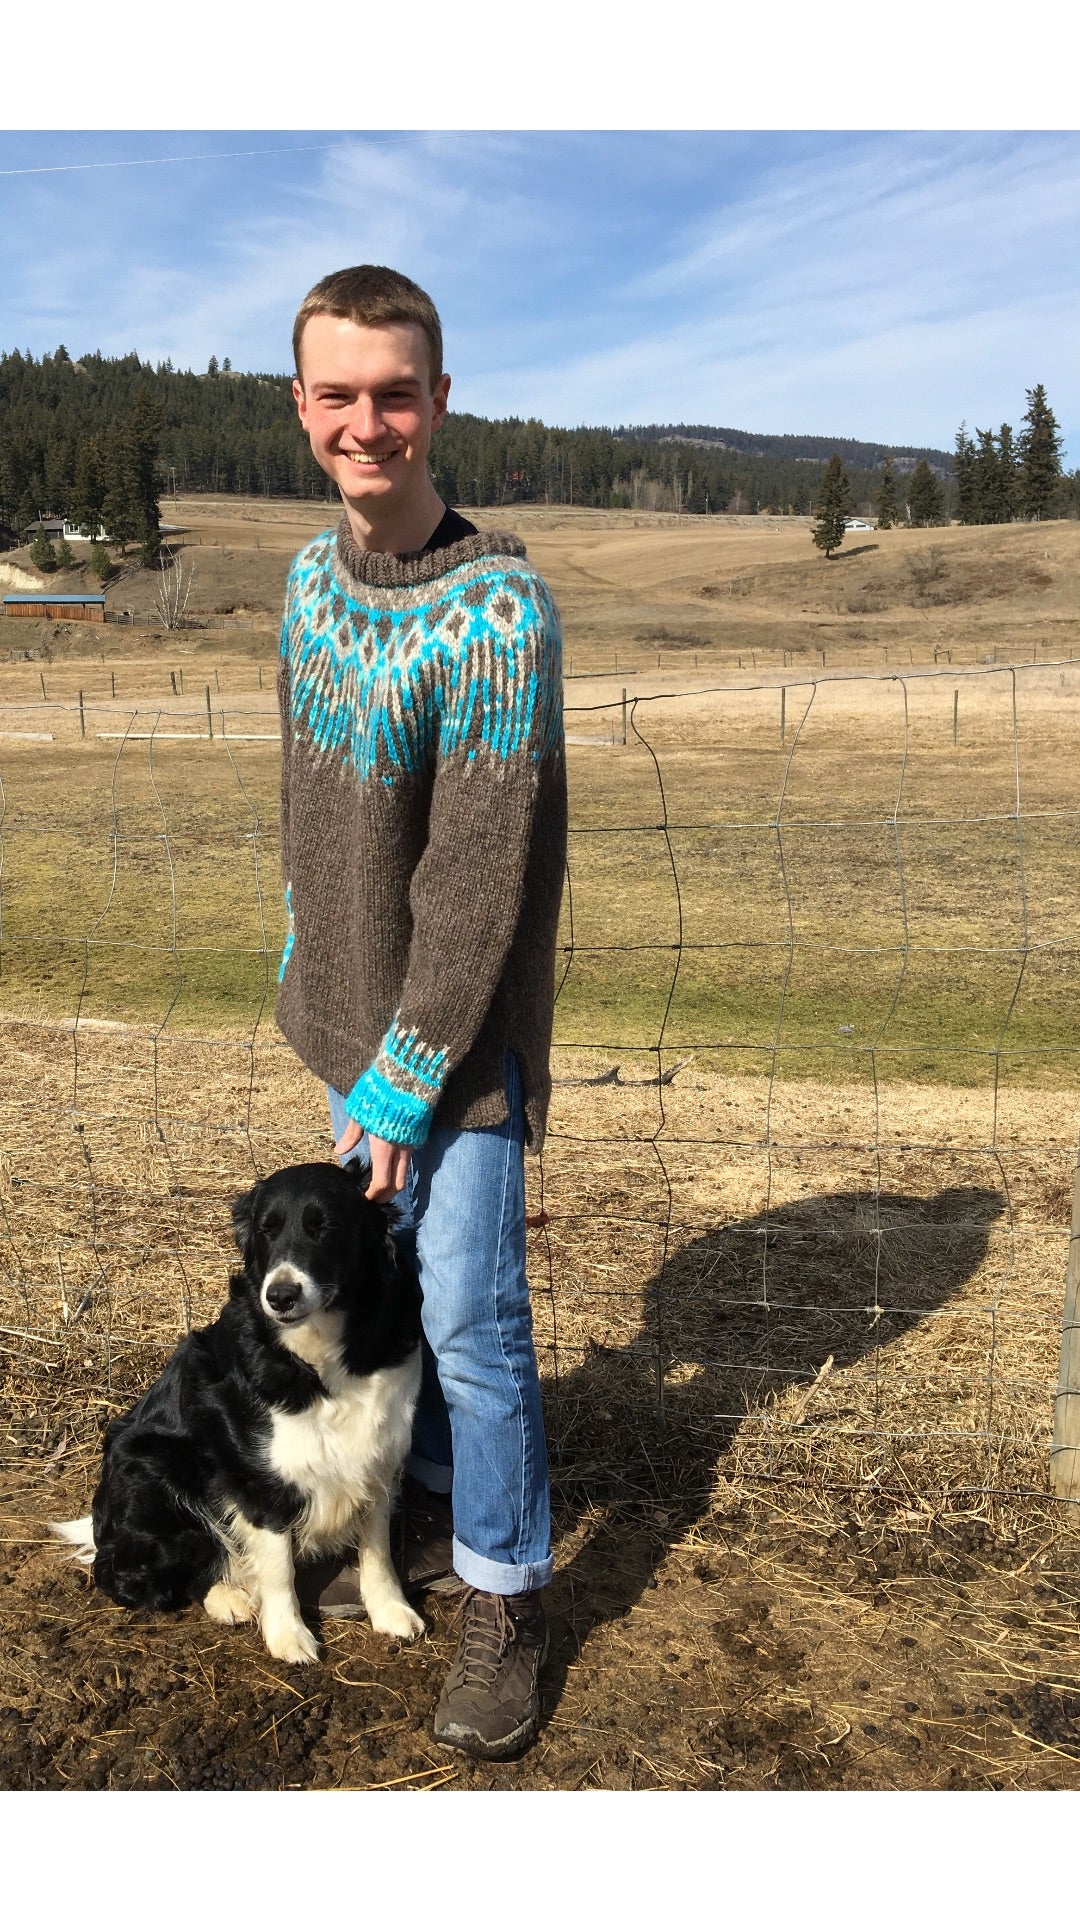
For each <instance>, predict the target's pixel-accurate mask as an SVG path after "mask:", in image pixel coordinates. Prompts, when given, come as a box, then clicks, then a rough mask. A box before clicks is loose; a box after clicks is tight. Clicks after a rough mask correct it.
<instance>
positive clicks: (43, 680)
mask: <svg viewBox="0 0 1080 1920" xmlns="http://www.w3.org/2000/svg"><path fill="white" fill-rule="evenodd" d="M38 679H39V680H40V681H41V697H42V699H43V700H44V701H45V702H46V704H47V703H48V698H49V696H48V694H47V693H46V691H45V675H44V674H43V673H40V672H39V674H38Z"/></svg>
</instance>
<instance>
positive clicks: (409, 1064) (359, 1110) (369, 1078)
mask: <svg viewBox="0 0 1080 1920" xmlns="http://www.w3.org/2000/svg"><path fill="white" fill-rule="evenodd" d="M446 1074H447V1058H446V1050H445V1048H441V1049H439V1050H438V1051H436V1050H435V1049H434V1048H433V1047H428V1046H425V1044H424V1042H423V1041H422V1040H421V1039H420V1038H419V1037H418V1035H417V1033H416V1029H415V1028H414V1029H413V1030H412V1032H411V1033H403V1032H402V1030H401V1028H400V1027H399V1026H398V1024H397V1022H396V1021H395V1022H394V1023H393V1024H392V1026H391V1028H390V1031H389V1033H388V1034H387V1036H386V1038H385V1040H384V1041H383V1043H382V1046H381V1047H380V1049H379V1051H378V1053H377V1054H376V1056H375V1059H374V1060H373V1061H372V1063H371V1065H370V1067H369V1068H368V1070H367V1072H366V1073H362V1074H361V1076H360V1078H359V1080H357V1082H356V1084H355V1086H353V1087H351V1088H350V1089H349V1092H348V1093H347V1094H346V1095H345V1111H346V1113H347V1114H348V1115H349V1118H350V1119H351V1120H355V1121H356V1123H357V1125H358V1126H360V1127H363V1129H364V1131H365V1133H373V1134H374V1135H375V1137H376V1139H377V1140H392V1141H393V1142H394V1143H395V1145H397V1146H402V1147H419V1146H422V1144H423V1142H424V1141H425V1140H426V1139H427V1136H428V1131H429V1129H430V1127H431V1121H432V1117H433V1115H434V1112H435V1108H436V1106H437V1105H438V1101H439V1095H440V1094H441V1092H442V1089H443V1083H444V1081H445V1079H446Z"/></svg>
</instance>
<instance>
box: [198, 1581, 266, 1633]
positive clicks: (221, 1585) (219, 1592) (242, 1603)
mask: <svg viewBox="0 0 1080 1920" xmlns="http://www.w3.org/2000/svg"><path fill="white" fill-rule="evenodd" d="M203 1606H204V1607H205V1608H206V1611H207V1613H208V1614H209V1615H210V1618H211V1620H216V1621H217V1622H218V1623H219V1625H220V1626H223V1627H240V1626H243V1625H244V1623H245V1622H246V1621H248V1620H254V1618H255V1609H254V1607H253V1606H252V1604H251V1600H250V1598H249V1596H248V1595H247V1594H246V1593H243V1592H242V1591H241V1589H240V1588H239V1587H231V1586H230V1585H229V1582H228V1581H227V1580H219V1581H218V1582H217V1584H216V1586H213V1587H211V1588H210V1591H209V1593H208V1594H207V1595H206V1598H205V1599H204V1601H203Z"/></svg>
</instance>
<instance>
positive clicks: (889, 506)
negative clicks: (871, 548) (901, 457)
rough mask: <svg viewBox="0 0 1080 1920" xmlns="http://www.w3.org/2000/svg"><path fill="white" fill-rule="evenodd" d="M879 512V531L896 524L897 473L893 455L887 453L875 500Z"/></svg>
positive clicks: (877, 512)
mask: <svg viewBox="0 0 1080 1920" xmlns="http://www.w3.org/2000/svg"><path fill="white" fill-rule="evenodd" d="M874 507H875V510H876V514H877V523H878V531H879V532H883V531H885V530H887V529H888V528H889V527H895V525H896V474H895V472H894V470H893V463H892V455H891V454H889V453H887V454H886V455H885V459H884V462H883V464H882V468H881V484H880V485H879V487H878V490H877V495H876V497H875V500H874Z"/></svg>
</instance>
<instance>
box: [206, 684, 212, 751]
mask: <svg viewBox="0 0 1080 1920" xmlns="http://www.w3.org/2000/svg"><path fill="white" fill-rule="evenodd" d="M206 732H207V736H208V738H209V739H211V740H212V739H213V737H214V716H213V713H212V712H211V709H210V689H209V687H207V689H206Z"/></svg>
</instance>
